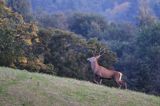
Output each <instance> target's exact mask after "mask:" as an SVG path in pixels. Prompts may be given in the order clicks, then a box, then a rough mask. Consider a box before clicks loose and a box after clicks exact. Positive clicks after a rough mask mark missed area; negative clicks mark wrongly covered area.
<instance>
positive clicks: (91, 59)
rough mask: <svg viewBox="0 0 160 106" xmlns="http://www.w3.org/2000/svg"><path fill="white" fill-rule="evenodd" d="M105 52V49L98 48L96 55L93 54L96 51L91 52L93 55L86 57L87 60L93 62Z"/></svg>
mask: <svg viewBox="0 0 160 106" xmlns="http://www.w3.org/2000/svg"><path fill="white" fill-rule="evenodd" d="M104 53H105V49H102V48H100V52H99V53H98V55H95V54H96V53H95V52H94V53H93V57H90V58H87V60H88V61H89V62H95V61H97V60H98V59H99V58H100V57H101V56H102V55H103V54H104Z"/></svg>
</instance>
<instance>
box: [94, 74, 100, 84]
mask: <svg viewBox="0 0 160 106" xmlns="http://www.w3.org/2000/svg"><path fill="white" fill-rule="evenodd" d="M93 82H94V83H96V84H99V82H98V81H97V75H96V74H94V79H93Z"/></svg>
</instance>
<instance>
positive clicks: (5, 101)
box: [0, 67, 160, 106]
mask: <svg viewBox="0 0 160 106" xmlns="http://www.w3.org/2000/svg"><path fill="white" fill-rule="evenodd" d="M0 106H160V97H155V96H151V95H146V94H143V93H137V92H133V91H129V90H120V89H115V88H108V87H104V86H99V85H95V84H92V83H89V82H85V81H77V80H74V79H67V78H59V77H55V76H49V75H43V74H37V73H29V72H26V71H19V70H14V69H10V68H3V67H0Z"/></svg>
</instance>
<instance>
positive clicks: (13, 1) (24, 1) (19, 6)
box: [7, 0, 32, 22]
mask: <svg viewBox="0 0 160 106" xmlns="http://www.w3.org/2000/svg"><path fill="white" fill-rule="evenodd" d="M7 5H8V7H10V8H11V9H12V10H13V11H15V12H18V13H19V14H21V15H23V17H24V20H25V21H27V22H30V21H31V20H32V14H31V3H30V0H8V1H7Z"/></svg>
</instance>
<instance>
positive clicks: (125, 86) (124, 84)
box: [120, 80, 127, 89]
mask: <svg viewBox="0 0 160 106" xmlns="http://www.w3.org/2000/svg"><path fill="white" fill-rule="evenodd" d="M120 83H121V85H123V86H124V88H125V89H127V83H126V82H124V81H123V80H121V81H120Z"/></svg>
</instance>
